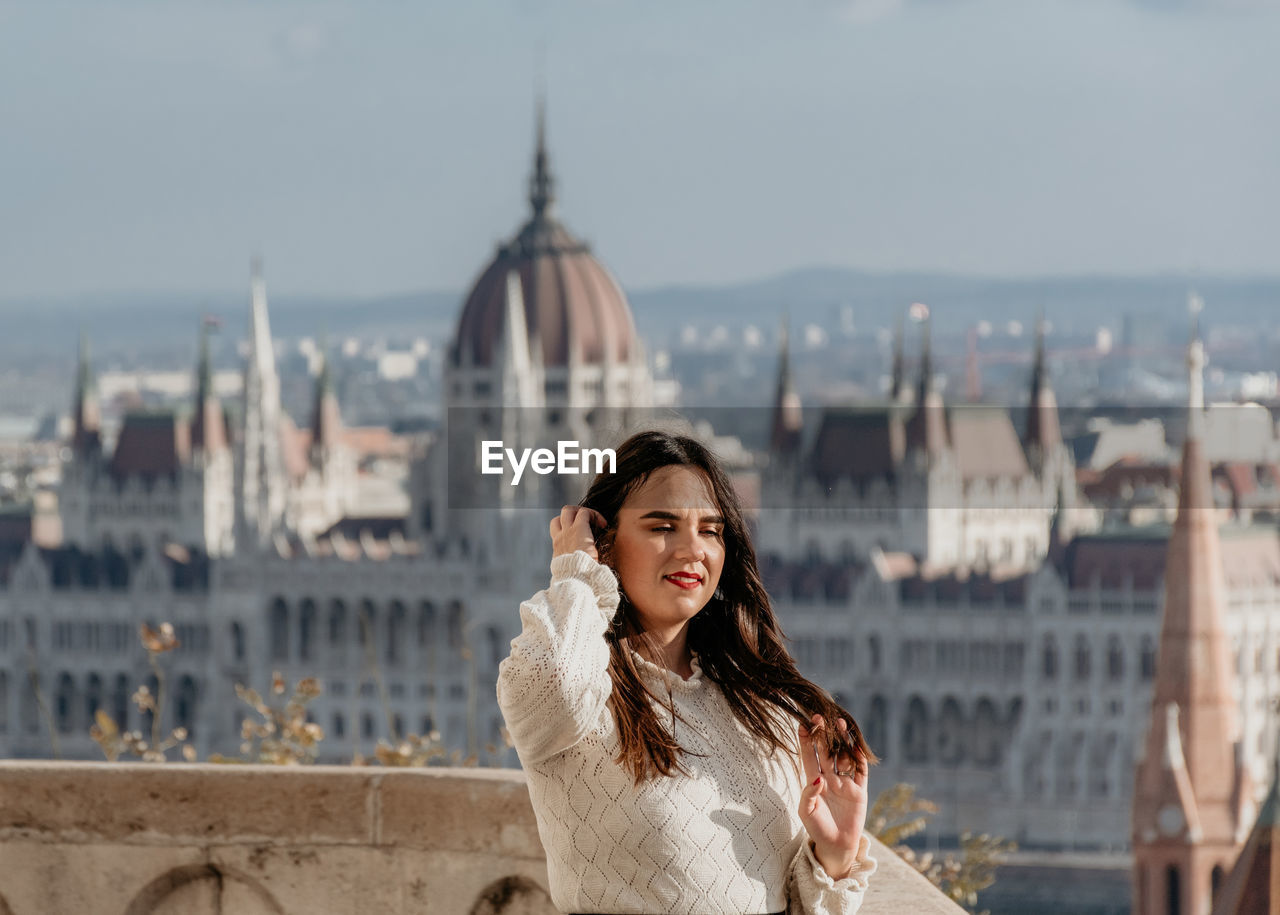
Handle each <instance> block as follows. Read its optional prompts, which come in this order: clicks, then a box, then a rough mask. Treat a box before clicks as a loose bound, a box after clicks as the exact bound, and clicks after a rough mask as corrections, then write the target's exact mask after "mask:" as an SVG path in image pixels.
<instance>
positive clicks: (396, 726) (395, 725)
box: [391, 712, 404, 740]
mask: <svg viewBox="0 0 1280 915" xmlns="http://www.w3.org/2000/svg"><path fill="white" fill-rule="evenodd" d="M391 727H392V729H393V730H394V731H395V733H394V734H392V735H391V739H392V740H401V739H403V738H404V719H403V718H401V717H400V713H399V712H397V713H396V714H394V715H392V716H391Z"/></svg>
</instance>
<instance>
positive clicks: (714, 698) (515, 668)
mask: <svg viewBox="0 0 1280 915" xmlns="http://www.w3.org/2000/svg"><path fill="white" fill-rule="evenodd" d="M617 608H618V585H617V580H616V578H615V577H614V575H613V572H612V571H611V570H610V569H608V568H607V567H605V566H603V565H601V564H600V563H598V562H596V561H595V560H594V559H592V558H591V557H590V556H589V555H588V554H587V553H584V552H577V553H573V554H572V555H569V556H558V557H556V558H555V559H553V560H552V561H551V585H550V587H548V588H547V589H546V590H545V591H539V592H538V593H537V594H535V595H534V596H533V597H532V598H530V599H529V600H527V601H525V602H524V603H523V604H522V605H521V606H520V620H521V623H522V624H523V630H522V632H521V633H520V635H519V637H518V638H516V639H515V641H513V642H512V643H511V655H510V656H509V657H508V658H507V659H506V660H505V661H503V662H502V665H501V667H500V668H499V673H498V703H499V705H500V706H501V708H502V713H503V715H504V716H505V718H506V721H507V728H508V729H509V730H510V732H511V737H512V740H513V741H514V743H515V747H516V751H517V752H518V753H519V755H520V760H521V762H522V763H523V764H524V768H525V770H526V772H527V773H528V778H529V793H530V795H531V797H532V800H533V809H534V812H535V813H536V815H537V819H538V832H539V835H540V836H541V838H542V844H543V846H544V847H545V849H546V853H547V870H548V873H549V875H550V879H551V898H552V900H553V901H554V902H555V904H556V905H557V906H558V907H559V908H560V909H561V910H563V911H565V912H615V913H646V915H659V913H661V915H694V913H696V915H759V913H769V912H780V911H784V910H785V911H787V912H788V913H793V915H794V913H810V915H852V913H854V912H856V911H857V910H858V908H859V907H860V906H861V904H862V897H863V894H864V892H865V891H866V887H867V878H868V877H869V876H870V875H871V874H872V873H873V872H874V871H875V869H876V862H875V859H874V858H871V857H869V856H868V855H867V839H866V837H865V836H864V837H863V839H862V847H861V848H860V849H859V854H858V864H857V866H856V867H855V868H854V871H853V873H852V874H851V875H850V876H848V877H846V878H845V879H843V880H832V878H831V877H830V876H828V875H827V873H826V872H825V871H824V870H823V869H822V867H821V865H819V864H818V862H817V860H816V859H815V858H814V855H813V851H812V848H811V847H810V844H809V842H808V839H807V836H806V834H805V830H804V826H803V824H802V823H801V821H800V816H799V814H798V812H797V808H798V806H799V799H800V791H801V786H800V778H801V774H800V771H801V770H800V769H799V765H798V761H797V760H796V759H795V758H794V757H793V756H791V754H786V753H781V752H779V753H776V754H774V755H773V756H772V757H770V756H769V755H768V753H767V752H766V751H765V750H764V749H763V748H762V747H761V746H760V744H759V743H758V741H757V739H756V738H754V737H753V736H752V735H750V734H749V733H748V732H747V731H746V730H745V729H744V728H743V727H742V726H741V725H739V724H738V722H737V719H736V718H735V717H734V715H733V712H732V710H731V709H730V707H729V705H728V703H727V702H726V701H725V698H724V695H723V694H722V693H721V691H720V688H719V687H718V686H717V685H716V684H715V683H714V682H712V681H710V680H709V679H705V678H703V676H702V674H701V670H700V669H699V668H698V665H697V660H696V659H695V660H694V673H693V676H692V677H690V678H689V679H688V680H684V679H682V678H681V677H680V676H678V675H677V674H675V673H673V672H671V671H668V670H664V669H662V668H659V667H658V666H657V665H654V664H650V663H648V662H646V661H640V667H641V670H642V675H643V676H645V677H646V678H649V682H650V684H651V685H653V686H655V687H656V689H655V691H656V692H657V693H658V694H659V695H664V696H670V697H671V699H672V701H674V703H675V708H676V712H677V714H678V715H679V716H680V720H679V722H678V724H677V725H676V731H675V736H676V739H677V740H678V741H679V743H680V745H681V747H683V748H684V749H685V750H686V751H688V753H687V754H686V756H685V766H686V768H687V769H688V770H689V774H688V775H675V776H673V777H661V776H659V777H657V778H655V779H651V780H649V781H646V782H645V783H643V784H642V785H640V786H639V787H637V786H636V784H635V780H634V779H633V777H632V776H631V774H630V773H629V772H628V771H626V770H625V769H623V768H622V767H621V766H619V765H618V764H617V763H616V762H615V761H614V760H615V759H616V757H617V755H618V737H617V731H616V727H615V725H614V719H613V712H612V710H611V709H610V708H609V704H608V703H609V698H610V695H611V693H612V689H613V686H612V682H611V680H610V678H609V674H608V664H609V647H608V644H607V643H606V642H605V639H604V633H605V630H606V628H607V626H608V624H609V621H610V619H611V618H612V617H613V614H614V613H615V612H616V611H617ZM637 657H638V656H637ZM669 714H670V711H669V709H668V710H666V711H665V714H663V717H662V718H661V720H664V721H665V720H669V719H668V717H667V716H668V715H669ZM695 754H697V755H695Z"/></svg>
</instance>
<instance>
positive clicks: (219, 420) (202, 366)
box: [191, 317, 227, 452]
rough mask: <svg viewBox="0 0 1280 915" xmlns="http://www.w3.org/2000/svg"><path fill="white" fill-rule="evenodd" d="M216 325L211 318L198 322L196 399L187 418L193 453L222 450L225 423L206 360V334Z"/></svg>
mask: <svg viewBox="0 0 1280 915" xmlns="http://www.w3.org/2000/svg"><path fill="white" fill-rule="evenodd" d="M216 326H217V321H216V320H215V319H214V318H210V317H205V318H203V319H202V320H201V321H200V354H199V356H198V358H197V360H196V397H195V403H194V404H193V407H194V412H193V414H192V419H191V449H192V451H193V452H196V451H198V450H200V449H204V450H205V451H206V452H213V451H218V450H220V449H222V448H225V447H226V444H227V435H226V421H225V420H224V419H223V416H222V403H221V402H220V401H219V400H218V397H217V394H216V393H214V390H213V364H212V361H211V360H210V358H209V331H210V329H211V328H213V327H216Z"/></svg>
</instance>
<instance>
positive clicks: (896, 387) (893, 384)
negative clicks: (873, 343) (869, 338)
mask: <svg viewBox="0 0 1280 915" xmlns="http://www.w3.org/2000/svg"><path fill="white" fill-rule="evenodd" d="M905 322H906V315H905V313H900V314H899V315H898V325H897V327H896V328H895V329H894V332H893V368H892V370H891V374H890V376H889V399H890V400H891V401H893V402H894V403H901V402H902V400H903V398H905V397H906V396H907V365H906V363H907V360H906V355H905V350H904V345H905V344H904V341H903V337H904V336H905V330H904V328H903V325H904V324H905Z"/></svg>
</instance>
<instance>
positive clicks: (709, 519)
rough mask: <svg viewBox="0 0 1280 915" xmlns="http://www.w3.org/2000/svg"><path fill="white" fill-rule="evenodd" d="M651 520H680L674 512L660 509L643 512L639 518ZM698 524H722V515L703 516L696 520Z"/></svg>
mask: <svg viewBox="0 0 1280 915" xmlns="http://www.w3.org/2000/svg"><path fill="white" fill-rule="evenodd" d="M651 518H652V519H655V520H658V521H679V520H680V516H679V515H677V514H676V513H675V512H669V511H663V510H662V509H654V510H653V511H651V512H645V513H644V514H643V515H641V516H640V520H641V521H648V520H649V519H651ZM698 523H699V524H724V516H723V515H703V516H702V517H701V518H699V519H698Z"/></svg>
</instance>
